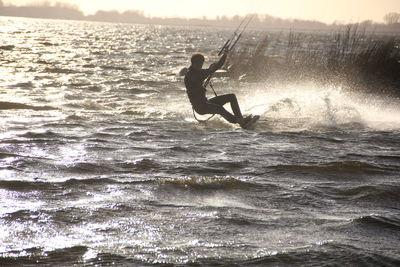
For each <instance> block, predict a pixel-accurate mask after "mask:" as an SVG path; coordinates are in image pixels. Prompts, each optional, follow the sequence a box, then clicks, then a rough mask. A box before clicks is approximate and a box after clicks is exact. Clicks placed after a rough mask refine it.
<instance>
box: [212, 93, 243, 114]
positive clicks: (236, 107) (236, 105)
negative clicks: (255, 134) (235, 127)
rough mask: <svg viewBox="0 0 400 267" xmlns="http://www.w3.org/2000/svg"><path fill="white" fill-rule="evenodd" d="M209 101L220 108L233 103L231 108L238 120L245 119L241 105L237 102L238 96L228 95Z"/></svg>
mask: <svg viewBox="0 0 400 267" xmlns="http://www.w3.org/2000/svg"><path fill="white" fill-rule="evenodd" d="M208 101H209V102H211V103H213V104H217V105H220V106H223V105H225V104H226V103H228V102H229V103H231V108H232V111H233V114H235V116H236V117H237V118H243V115H242V112H241V111H240V107H239V103H238V101H237V98H236V95H234V94H226V95H220V96H216V97H213V98H211V99H209V100H208Z"/></svg>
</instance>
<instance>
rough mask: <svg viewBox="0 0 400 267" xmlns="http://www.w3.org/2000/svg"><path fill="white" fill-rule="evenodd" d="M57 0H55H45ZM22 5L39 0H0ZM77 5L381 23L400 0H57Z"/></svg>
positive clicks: (88, 10) (399, 7) (165, 13)
mask: <svg viewBox="0 0 400 267" xmlns="http://www.w3.org/2000/svg"><path fill="white" fill-rule="evenodd" d="M47 1H48V2H56V1H55V0H47ZM3 2H5V3H10V4H14V5H21V4H25V3H32V2H36V3H37V2H42V1H41V0H3ZM58 2H66V3H72V4H76V5H77V6H79V8H80V9H81V10H82V11H83V12H84V13H85V14H93V13H95V12H96V11H97V10H99V9H102V10H118V11H124V10H128V9H133V10H142V11H144V12H145V14H146V15H148V16H157V17H172V16H178V17H202V16H206V17H209V18H215V17H216V16H221V15H227V16H233V15H244V14H248V13H259V14H269V15H272V16H276V17H280V18H300V19H308V20H318V21H322V22H327V23H332V22H333V21H335V20H338V21H342V22H360V21H363V20H367V19H371V20H374V21H376V22H383V17H384V15H385V14H387V13H389V12H397V13H400V0H58Z"/></svg>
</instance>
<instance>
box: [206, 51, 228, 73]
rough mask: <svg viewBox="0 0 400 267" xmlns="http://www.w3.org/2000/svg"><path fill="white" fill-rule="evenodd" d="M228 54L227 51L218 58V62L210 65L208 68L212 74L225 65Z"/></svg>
mask: <svg viewBox="0 0 400 267" xmlns="http://www.w3.org/2000/svg"><path fill="white" fill-rule="evenodd" d="M227 54H228V53H227V52H225V53H224V54H223V55H222V57H221V58H220V59H219V60H218V62H217V63H213V64H211V65H210V67H209V68H208V70H209V71H210V74H211V73H214V72H215V71H216V70H218V69H220V68H221V67H222V66H223V65H224V63H225V60H226V56H227Z"/></svg>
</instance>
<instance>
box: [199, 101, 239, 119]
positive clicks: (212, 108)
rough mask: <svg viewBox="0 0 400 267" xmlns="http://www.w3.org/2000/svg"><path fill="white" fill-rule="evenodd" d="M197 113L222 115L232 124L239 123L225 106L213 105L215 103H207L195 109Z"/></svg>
mask: <svg viewBox="0 0 400 267" xmlns="http://www.w3.org/2000/svg"><path fill="white" fill-rule="evenodd" d="M195 111H196V112H197V113H199V114H202V115H203V114H219V115H221V116H222V117H223V118H224V119H225V120H227V121H229V122H230V123H237V118H236V116H234V115H233V114H231V113H230V112H228V111H227V110H226V109H224V107H223V106H221V105H217V104H213V103H207V104H205V105H202V106H201V107H197V108H195Z"/></svg>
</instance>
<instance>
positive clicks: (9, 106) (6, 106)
mask: <svg viewBox="0 0 400 267" xmlns="http://www.w3.org/2000/svg"><path fill="white" fill-rule="evenodd" d="M13 109H32V110H55V109H57V108H54V107H50V106H33V105H27V104H22V103H15V102H4V101H1V102H0V110H13Z"/></svg>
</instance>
